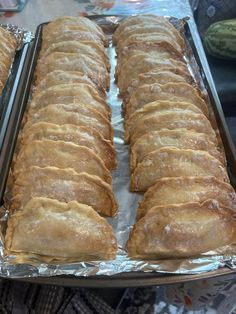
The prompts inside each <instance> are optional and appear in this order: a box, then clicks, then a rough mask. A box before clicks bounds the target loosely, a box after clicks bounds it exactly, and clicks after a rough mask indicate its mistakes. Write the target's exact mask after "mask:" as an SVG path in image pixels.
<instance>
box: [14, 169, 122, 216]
mask: <svg viewBox="0 0 236 314" xmlns="http://www.w3.org/2000/svg"><path fill="white" fill-rule="evenodd" d="M71 166H73V165H71ZM11 194H12V199H11V206H10V207H11V211H15V210H22V209H23V208H24V207H25V206H26V204H27V203H28V202H29V200H30V199H31V198H34V197H47V198H52V199H56V200H58V201H60V202H66V203H68V202H71V201H77V202H78V203H82V204H86V205H89V206H91V207H93V208H94V209H95V210H96V211H97V212H98V213H100V214H102V215H106V216H114V214H115V213H116V211H117V203H116V200H115V198H114V194H113V192H112V189H111V186H110V185H109V184H107V183H105V182H104V181H103V180H101V179H100V178H99V177H97V176H94V175H89V174H88V173H85V172H81V173H76V172H75V171H74V170H73V169H71V168H66V169H59V168H56V167H45V168H40V167H37V166H32V167H30V168H28V169H27V171H26V172H20V173H19V175H18V176H17V177H16V180H15V182H14V185H13V188H12V191H11Z"/></svg>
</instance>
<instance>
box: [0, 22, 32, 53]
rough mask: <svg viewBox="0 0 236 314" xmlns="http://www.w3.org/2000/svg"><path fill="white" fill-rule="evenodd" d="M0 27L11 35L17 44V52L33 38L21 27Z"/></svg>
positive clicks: (2, 25)
mask: <svg viewBox="0 0 236 314" xmlns="http://www.w3.org/2000/svg"><path fill="white" fill-rule="evenodd" d="M0 27H2V28H4V29H6V30H7V31H9V32H10V33H12V34H13V35H14V36H15V38H16V40H17V43H18V46H17V50H20V49H21V48H22V47H23V45H24V44H26V43H29V42H31V40H32V39H33V38H34V36H33V35H32V33H31V32H30V31H28V30H26V29H24V28H22V27H18V26H15V25H11V24H1V23H0Z"/></svg>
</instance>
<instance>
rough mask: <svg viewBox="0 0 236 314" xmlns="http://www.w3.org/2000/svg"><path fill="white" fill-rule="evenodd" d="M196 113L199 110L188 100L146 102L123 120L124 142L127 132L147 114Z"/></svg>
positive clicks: (127, 136) (127, 139)
mask: <svg viewBox="0 0 236 314" xmlns="http://www.w3.org/2000/svg"><path fill="white" fill-rule="evenodd" d="M178 112H180V113H197V114H201V113H202V112H201V110H200V109H199V108H198V107H197V106H195V105H194V104H192V103H188V102H180V101H176V102H175V101H168V100H163V101H158V100H156V101H153V102H150V103H147V104H146V105H145V106H143V107H142V108H140V109H138V110H136V111H135V112H134V113H133V114H132V115H131V116H130V118H129V119H127V120H125V122H124V126H125V134H124V138H125V142H128V141H129V133H130V132H131V133H132V131H133V130H134V129H135V127H136V126H137V124H138V122H139V121H141V120H142V119H145V118H147V117H149V116H154V115H157V116H158V115H161V114H165V113H173V114H175V113H178Z"/></svg>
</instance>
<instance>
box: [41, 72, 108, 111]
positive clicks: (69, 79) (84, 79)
mask: <svg viewBox="0 0 236 314" xmlns="http://www.w3.org/2000/svg"><path fill="white" fill-rule="evenodd" d="M81 83H82V84H87V85H90V86H91V87H92V88H93V89H95V90H96V91H97V92H98V93H99V96H101V97H102V98H105V96H106V93H105V90H104V89H103V88H99V89H98V88H97V85H96V84H95V83H94V82H93V81H92V80H91V79H90V78H89V77H88V76H87V75H86V74H84V73H82V72H76V71H62V70H55V71H52V72H50V73H48V74H47V75H46V76H45V77H44V79H42V80H41V81H40V82H38V84H37V92H42V91H44V90H46V89H48V88H50V87H52V86H56V85H64V84H69V85H70V84H81ZM108 111H109V110H108ZM101 112H103V114H104V115H107V110H105V109H104V110H102V109H101Z"/></svg>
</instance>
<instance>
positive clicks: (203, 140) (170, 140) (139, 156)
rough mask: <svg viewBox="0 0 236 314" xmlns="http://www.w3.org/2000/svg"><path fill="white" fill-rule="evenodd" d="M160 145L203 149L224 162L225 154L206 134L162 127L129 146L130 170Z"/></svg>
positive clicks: (160, 146)
mask: <svg viewBox="0 0 236 314" xmlns="http://www.w3.org/2000/svg"><path fill="white" fill-rule="evenodd" d="M162 147H176V148H180V149H193V150H203V151H206V152H208V153H209V154H210V155H212V156H214V157H215V158H216V159H218V160H219V161H220V162H221V163H222V164H224V163H225V156H224V155H223V153H222V152H220V150H219V149H217V147H216V145H215V143H212V142H211V141H209V138H208V136H207V134H204V133H198V132H193V131H190V130H187V129H173V130H168V129H162V130H159V131H151V132H148V133H147V134H145V135H143V136H141V137H140V138H139V139H138V140H137V141H136V142H135V143H134V145H133V146H131V154H130V167H131V170H134V168H135V167H136V166H137V164H138V163H140V162H142V160H143V158H144V157H145V156H146V155H148V154H149V153H151V152H153V151H154V150H156V149H159V148H162Z"/></svg>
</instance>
